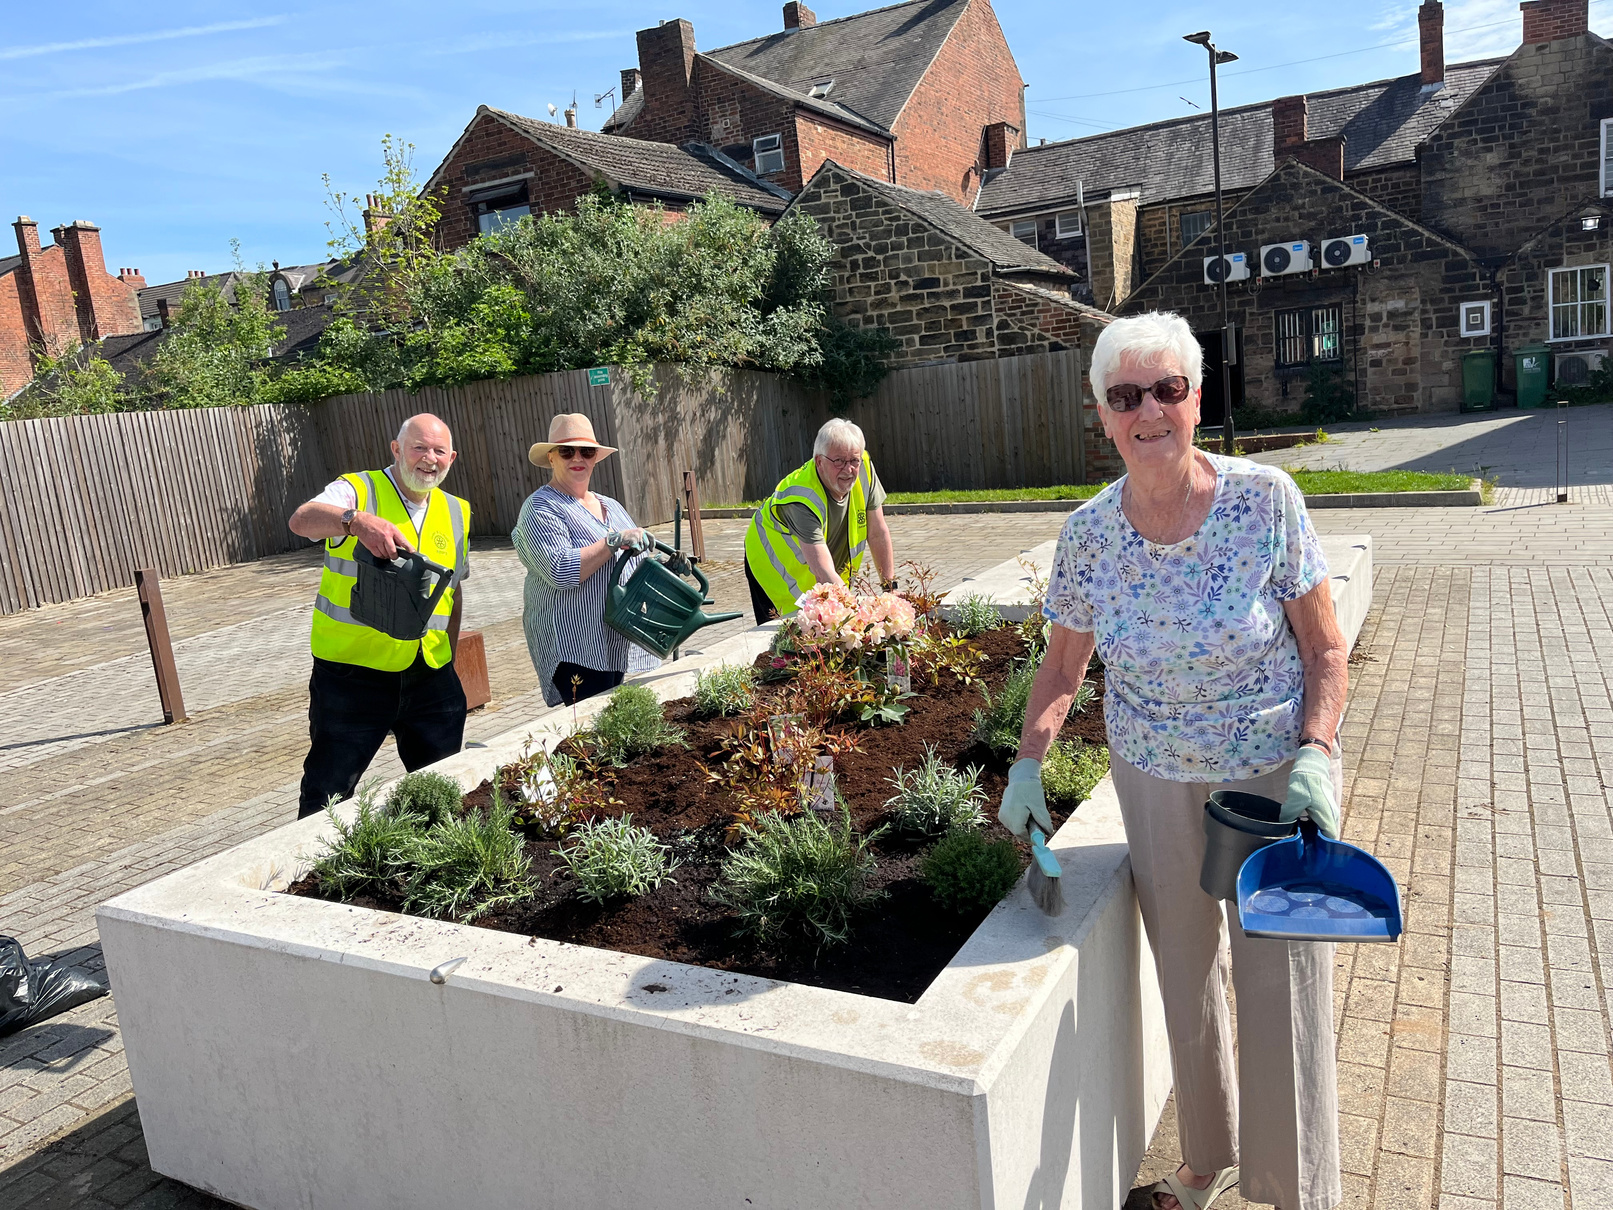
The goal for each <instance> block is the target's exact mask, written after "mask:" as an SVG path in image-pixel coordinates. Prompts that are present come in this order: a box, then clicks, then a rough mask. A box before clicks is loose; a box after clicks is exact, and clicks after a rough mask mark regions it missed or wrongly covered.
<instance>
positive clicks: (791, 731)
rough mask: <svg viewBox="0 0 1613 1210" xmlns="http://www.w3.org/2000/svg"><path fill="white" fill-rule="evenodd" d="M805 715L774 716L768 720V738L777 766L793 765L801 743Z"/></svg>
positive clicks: (770, 716)
mask: <svg viewBox="0 0 1613 1210" xmlns="http://www.w3.org/2000/svg"><path fill="white" fill-rule="evenodd" d="M805 718H806V715H804V714H772V715H769V716H768V719H767V738H768V741H769V743H770V744H771V746H772V748H773V763H774V764H775V765H793V764H794V763H795V755H796V749H797V748H798V747H799V746H800V741H801V723H802V721H803V720H804V719H805Z"/></svg>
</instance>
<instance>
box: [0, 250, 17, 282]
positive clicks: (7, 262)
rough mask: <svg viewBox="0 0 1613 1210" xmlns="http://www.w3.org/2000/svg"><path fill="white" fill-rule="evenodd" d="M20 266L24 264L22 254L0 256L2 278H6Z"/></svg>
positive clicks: (0, 275)
mask: <svg viewBox="0 0 1613 1210" xmlns="http://www.w3.org/2000/svg"><path fill="white" fill-rule="evenodd" d="M20 264H22V255H21V254H20V253H19V254H18V255H16V256H0V277H4V276H5V275H6V274H7V273H10V272H11V271H12V270H13V269H15V268H16V267H17V266H18V265H20Z"/></svg>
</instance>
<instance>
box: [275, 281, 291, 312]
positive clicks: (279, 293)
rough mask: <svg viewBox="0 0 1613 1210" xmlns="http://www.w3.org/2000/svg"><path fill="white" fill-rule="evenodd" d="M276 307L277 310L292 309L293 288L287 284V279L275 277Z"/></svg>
mask: <svg viewBox="0 0 1613 1210" xmlns="http://www.w3.org/2000/svg"><path fill="white" fill-rule="evenodd" d="M274 309H275V310H276V311H289V310H291V290H290V289H289V288H288V287H287V286H286V279H285V278H283V277H277V278H275V279H274Z"/></svg>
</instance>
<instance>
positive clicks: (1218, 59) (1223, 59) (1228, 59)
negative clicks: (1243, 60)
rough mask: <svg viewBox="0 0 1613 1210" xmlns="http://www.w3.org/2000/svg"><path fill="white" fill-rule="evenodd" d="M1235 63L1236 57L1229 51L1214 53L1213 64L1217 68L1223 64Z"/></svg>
mask: <svg viewBox="0 0 1613 1210" xmlns="http://www.w3.org/2000/svg"><path fill="white" fill-rule="evenodd" d="M1237 61H1238V56H1237V55H1235V54H1233V53H1232V52H1231V51H1230V50H1218V51H1216V52H1215V64H1216V66H1217V67H1219V66H1220V65H1221V64H1223V63H1236V62H1237Z"/></svg>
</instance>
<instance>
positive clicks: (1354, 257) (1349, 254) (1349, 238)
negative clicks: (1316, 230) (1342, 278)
mask: <svg viewBox="0 0 1613 1210" xmlns="http://www.w3.org/2000/svg"><path fill="white" fill-rule="evenodd" d="M1371 263H1372V245H1371V244H1369V243H1368V242H1367V237H1366V236H1364V235H1337V236H1334V237H1333V238H1332V239H1325V240H1323V241H1322V264H1324V265H1325V266H1327V267H1328V268H1329V269H1342V268H1344V267H1345V266H1346V265H1370V264H1371Z"/></svg>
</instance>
